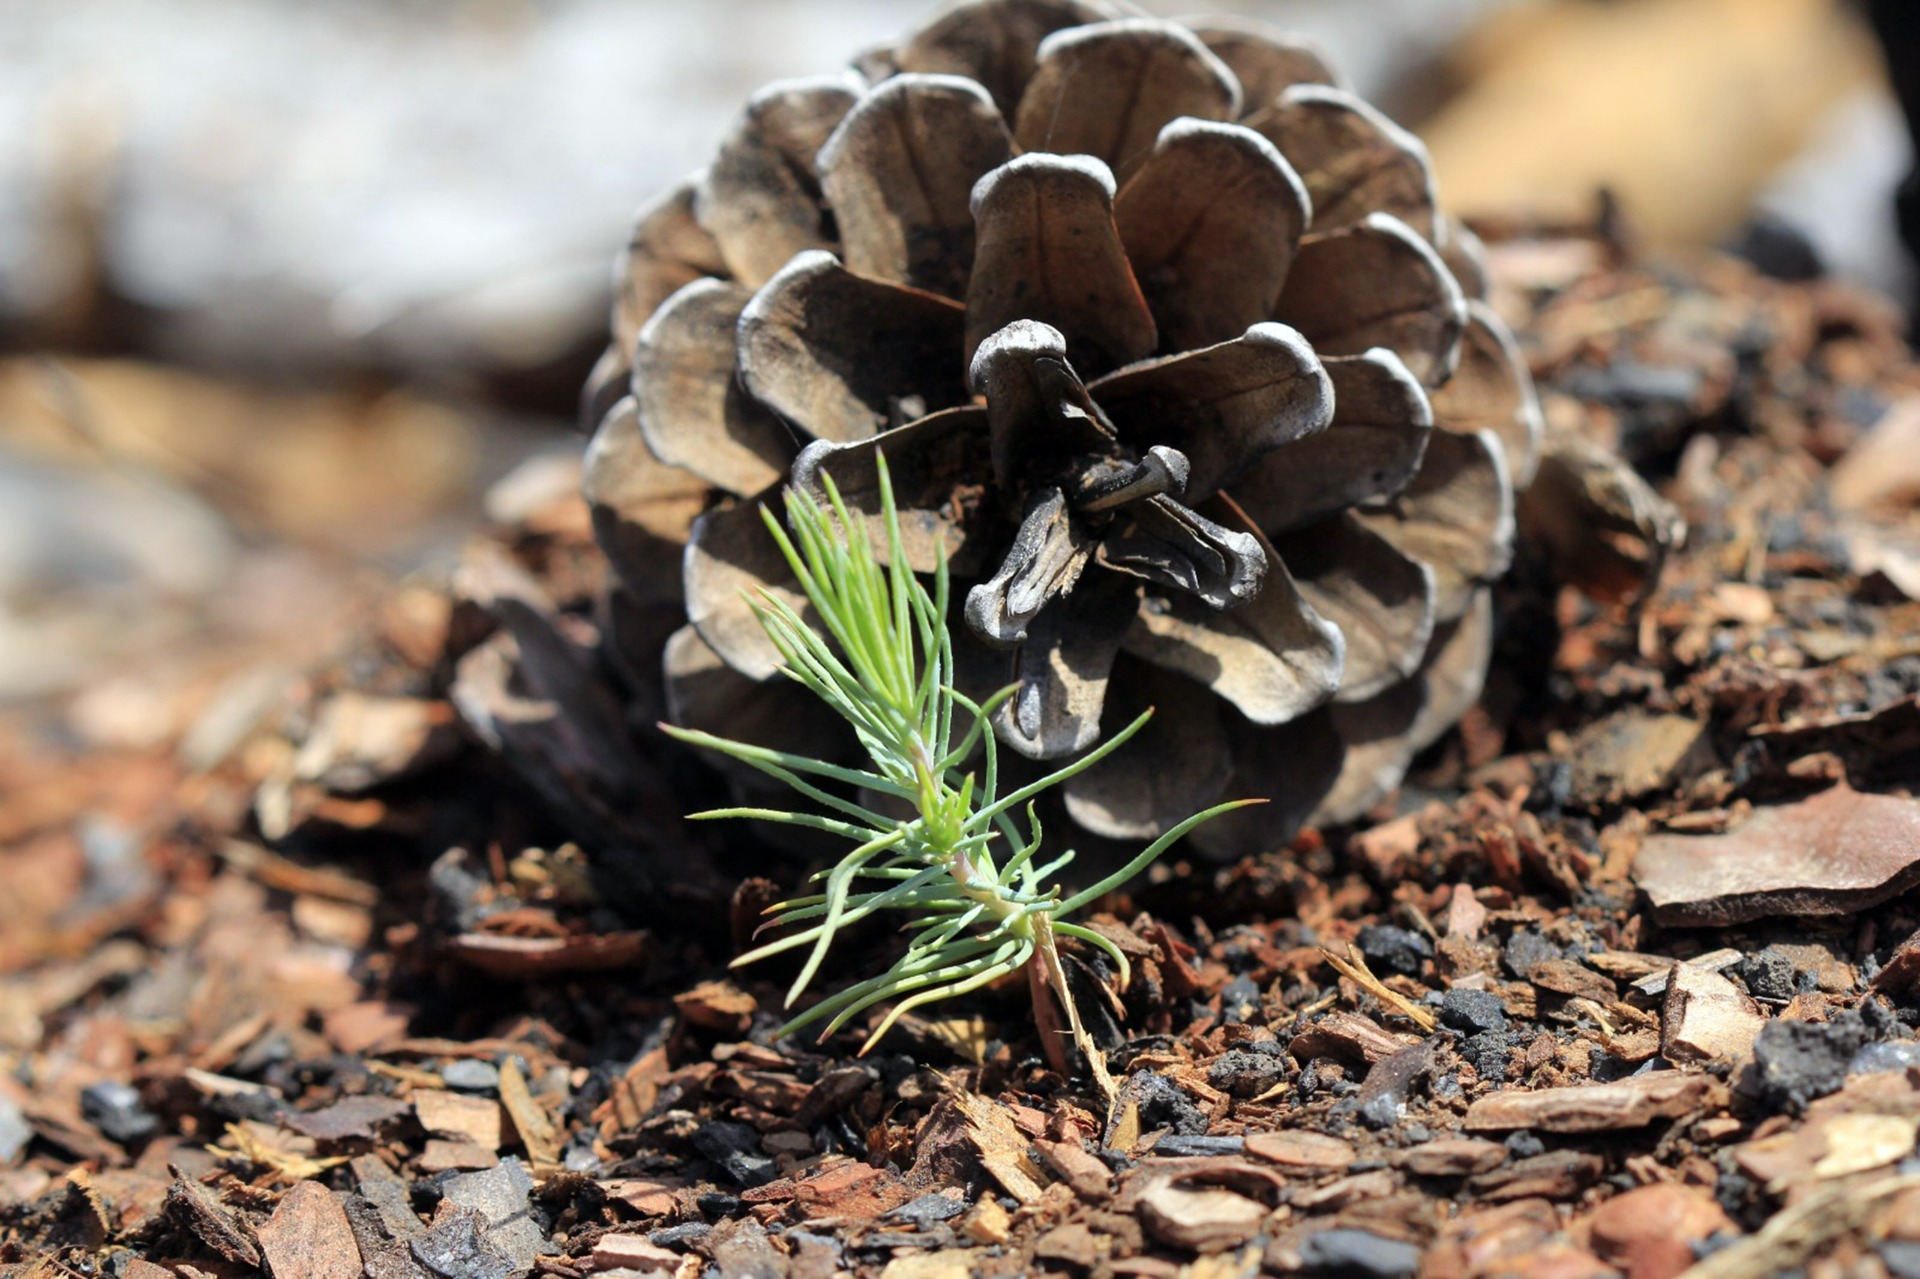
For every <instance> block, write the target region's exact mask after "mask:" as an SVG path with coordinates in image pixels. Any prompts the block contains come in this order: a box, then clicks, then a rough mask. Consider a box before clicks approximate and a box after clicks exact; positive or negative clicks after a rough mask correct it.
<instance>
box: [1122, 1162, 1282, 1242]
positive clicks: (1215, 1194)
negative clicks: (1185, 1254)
mask: <svg viewBox="0 0 1920 1279" xmlns="http://www.w3.org/2000/svg"><path fill="white" fill-rule="evenodd" d="M1137 1206H1138V1209H1139V1212H1140V1220H1141V1222H1142V1223H1143V1224H1144V1225H1145V1226H1146V1228H1147V1231H1148V1233H1150V1234H1151V1235H1153V1237H1154V1238H1156V1239H1158V1240H1159V1241H1160V1242H1162V1243H1164V1244H1169V1245H1171V1246H1173V1247H1175V1248H1186V1249H1188V1250H1189V1251H1192V1252H1201V1253H1212V1252H1225V1251H1227V1250H1228V1249H1230V1248H1237V1247H1239V1246H1240V1245H1241V1244H1243V1243H1245V1242H1246V1241H1247V1240H1249V1239H1251V1238H1253V1236H1254V1235H1255V1234H1257V1233H1258V1232H1259V1230H1260V1226H1261V1224H1262V1223H1263V1222H1265V1221H1266V1219H1267V1210H1266V1209H1265V1208H1263V1207H1261V1206H1260V1204H1258V1203H1257V1202H1255V1201H1254V1200H1252V1199H1249V1198H1247V1197H1246V1196H1245V1195H1236V1194H1235V1193H1233V1192H1232V1191H1231V1190H1218V1189H1212V1188H1209V1189H1204V1190H1188V1189H1185V1188H1183V1187H1181V1186H1178V1185H1175V1184H1174V1182H1173V1181H1172V1180H1171V1179H1163V1180H1160V1181H1156V1182H1154V1183H1153V1184H1152V1185H1151V1186H1149V1187H1147V1189H1146V1190H1145V1191H1143V1192H1142V1193H1141V1195H1140V1198H1139V1200H1138V1204H1137Z"/></svg>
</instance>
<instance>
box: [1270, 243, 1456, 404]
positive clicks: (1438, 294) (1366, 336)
mask: <svg viewBox="0 0 1920 1279" xmlns="http://www.w3.org/2000/svg"><path fill="white" fill-rule="evenodd" d="M1274 318H1275V319H1278V320H1280V321H1281V322H1282V323H1285V324H1291V325H1293V326H1294V327H1295V328H1297V329H1299V330H1300V331H1301V332H1302V333H1304V334H1306V335H1307V339H1308V340H1309V341H1311V342H1312V343H1313V348H1314V350H1316V351H1318V352H1320V354H1321V355H1322V356H1323V357H1324V356H1328V355H1359V354H1361V353H1362V352H1364V351H1366V350H1368V349H1369V348H1371V347H1376V346H1384V347H1386V348H1387V349H1388V350H1390V351H1392V352H1393V353H1394V354H1395V355H1398V356H1399V357H1400V358H1401V359H1402V360H1403V361H1405V363H1406V366H1407V368H1408V369H1409V370H1411V371H1412V373H1413V375H1414V376H1415V377H1417V378H1419V379H1420V382H1421V384H1422V385H1424V386H1429V387H1432V386H1438V385H1440V384H1441V383H1442V382H1444V381H1446V380H1447V378H1448V376H1450V375H1451V374H1452V372H1453V368H1454V364H1455V363H1456V361H1457V360H1458V359H1459V355H1460V334H1461V331H1462V330H1463V329H1464V328H1465V327H1466V322H1467V303H1466V299H1465V298H1464V297H1462V296H1461V294H1460V286H1459V285H1457V284H1455V283H1454V282H1453V276H1452V275H1451V274H1450V273H1449V272H1448V271H1447V268H1446V265H1445V264H1444V263H1443V262H1441V261H1440V255H1439V254H1437V253H1435V252H1434V251H1433V246H1432V245H1430V244H1428V243H1427V242H1426V241H1425V240H1423V239H1421V238H1420V237H1419V236H1417V235H1415V234H1414V233H1413V232H1412V231H1411V230H1410V229H1409V228H1408V227H1407V225H1406V223H1404V222H1402V221H1400V220H1399V219H1398V218H1395V217H1391V216H1389V215H1387V214H1384V213H1373V214H1369V215H1367V217H1366V219H1365V220H1364V221H1362V222H1360V223H1358V224H1357V225H1354V226H1351V227H1348V228H1346V229H1344V230H1341V231H1336V232H1334V233H1333V234H1331V235H1325V236H1320V235H1316V236H1313V237H1312V238H1310V239H1308V240H1307V242H1306V243H1305V244H1303V245H1301V246H1300V254H1299V256H1298V257H1296V258H1295V259H1294V263H1293V272H1292V274H1290V275H1289V276H1288V277H1287V287H1286V289H1285V291H1283V292H1282V293H1281V295H1280V302H1279V305H1278V306H1276V307H1275V308H1274Z"/></svg>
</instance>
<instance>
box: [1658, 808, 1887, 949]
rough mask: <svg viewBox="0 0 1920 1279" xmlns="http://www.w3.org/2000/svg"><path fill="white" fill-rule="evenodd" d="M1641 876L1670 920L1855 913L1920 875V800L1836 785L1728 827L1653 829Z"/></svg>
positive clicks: (1662, 916)
mask: <svg viewBox="0 0 1920 1279" xmlns="http://www.w3.org/2000/svg"><path fill="white" fill-rule="evenodd" d="M1633 876H1634V879H1635V880H1637V881H1638V882H1639V884H1640V887H1641V888H1643V889H1644V890H1646V893H1647V896H1648V897H1649V898H1651V899H1652V901H1653V909H1654V918H1655V919H1657V920H1659V922H1660V923H1662V924H1665V925H1669V926H1674V925H1688V926H1693V925H1703V924H1704V925H1710V926H1714V927H1724V926H1725V925H1728V924H1741V923H1746V922H1748V921H1750V920H1755V919H1764V918H1767V917H1768V916H1774V915H1851V914H1855V913H1857V912H1859V911H1862V910H1865V909H1866V908H1868V907H1870V906H1877V905H1878V904H1880V903H1881V902H1883V901H1886V900H1887V899H1888V898H1890V897H1893V896H1895V895H1897V894H1899V893H1902V892H1905V891H1906V890H1907V889H1908V888H1911V887H1912V886H1913V885H1914V884H1916V883H1920V800H1911V799H1902V798H1899V797H1898V796H1894V795H1867V794H1861V793H1859V792H1857V791H1854V790H1852V789H1850V788H1848V787H1847V786H1845V785H1840V786H1834V787H1831V788H1830V789H1828V790H1824V791H1822V792H1820V793H1819V794H1818V795H1815V796H1814V797H1813V798H1811V799H1805V800H1801V801H1800V802H1799V803H1797V804H1782V805H1779V806H1777V807H1773V808H1763V809H1760V810H1758V811H1756V812H1755V813H1754V815H1753V816H1752V817H1750V818H1748V819H1747V820H1746V821H1745V822H1742V823H1741V824H1740V825H1739V826H1736V827H1734V828H1733V829H1732V830H1730V831H1728V832H1727V833H1726V834H1724V835H1671V834H1659V835H1650V836H1648V837H1647V840H1646V842H1645V843H1644V844H1643V845H1642V846H1641V849H1640V855H1639V856H1638V857H1637V858H1635V859H1634V864H1633Z"/></svg>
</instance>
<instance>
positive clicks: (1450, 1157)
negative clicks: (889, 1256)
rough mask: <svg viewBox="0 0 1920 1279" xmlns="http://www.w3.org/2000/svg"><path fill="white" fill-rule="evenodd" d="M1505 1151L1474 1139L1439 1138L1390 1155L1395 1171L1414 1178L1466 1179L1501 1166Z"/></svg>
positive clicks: (1502, 1147)
mask: <svg viewBox="0 0 1920 1279" xmlns="http://www.w3.org/2000/svg"><path fill="white" fill-rule="evenodd" d="M1506 1159H1507V1148H1506V1147H1505V1146H1503V1145H1501V1144H1500V1143H1499V1142H1497V1141H1485V1140H1482V1139H1481V1138H1478V1137H1442V1138H1440V1139H1438V1140H1436V1141H1428V1142H1423V1143H1421V1144H1420V1145H1418V1146H1413V1147H1410V1148H1408V1149H1406V1150H1402V1151H1400V1152H1399V1153H1398V1154H1396V1155H1394V1157H1393V1162H1394V1166H1395V1167H1397V1168H1403V1169H1405V1170H1406V1171H1408V1172H1410V1173H1412V1174H1414V1175H1415V1176H1416V1177H1470V1176H1472V1175H1474V1174H1475V1173H1482V1172H1491V1171H1493V1170H1494V1169H1495V1168H1498V1167H1499V1166H1500V1165H1501V1164H1503V1163H1505V1162H1506Z"/></svg>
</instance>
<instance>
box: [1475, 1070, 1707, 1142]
mask: <svg viewBox="0 0 1920 1279" xmlns="http://www.w3.org/2000/svg"><path fill="white" fill-rule="evenodd" d="M1726 1100H1727V1089H1726V1085H1725V1084H1722V1083H1721V1082H1720V1081H1719V1080H1717V1079H1715V1078H1713V1076H1711V1075H1683V1074H1681V1073H1679V1072H1678V1071H1669V1072H1665V1073H1662V1074H1654V1075H1636V1076H1634V1077H1633V1078H1631V1079H1623V1080H1621V1081H1620V1082H1618V1083H1612V1084H1584V1085H1577V1086H1574V1087H1570V1088H1539V1089H1535V1090H1534V1091H1532V1092H1518V1091H1513V1092H1501V1093H1495V1094H1493V1095H1492V1096H1489V1097H1482V1098H1481V1099H1480V1100H1478V1101H1476V1102H1474V1103H1473V1105H1472V1106H1470V1107H1468V1108H1467V1117H1466V1121H1465V1124H1466V1127H1467V1128H1468V1129H1469V1130H1471V1131H1473V1132H1487V1131H1494V1132H1498V1131H1502V1130H1506V1129H1514V1128H1537V1129H1539V1130H1540V1131H1541V1132H1613V1131H1615V1130H1617V1129H1622V1128H1644V1127H1646V1126H1647V1125H1648V1124H1650V1123H1652V1122H1653V1121H1654V1120H1656V1119H1677V1118H1679V1117H1680V1116H1682V1115H1687V1114H1692V1113H1693V1112H1695V1111H1698V1110H1707V1109H1711V1108H1713V1107H1716V1106H1721V1105H1724V1104H1725V1103H1726Z"/></svg>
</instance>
